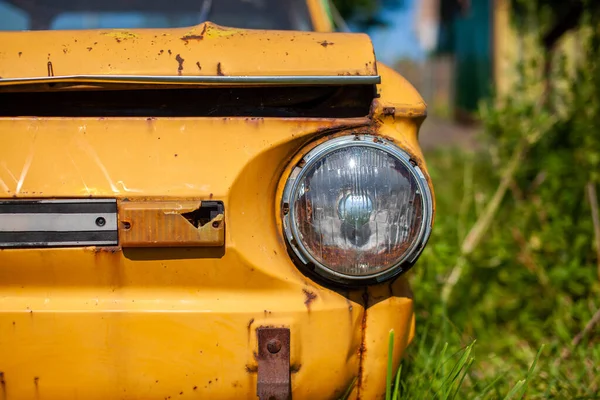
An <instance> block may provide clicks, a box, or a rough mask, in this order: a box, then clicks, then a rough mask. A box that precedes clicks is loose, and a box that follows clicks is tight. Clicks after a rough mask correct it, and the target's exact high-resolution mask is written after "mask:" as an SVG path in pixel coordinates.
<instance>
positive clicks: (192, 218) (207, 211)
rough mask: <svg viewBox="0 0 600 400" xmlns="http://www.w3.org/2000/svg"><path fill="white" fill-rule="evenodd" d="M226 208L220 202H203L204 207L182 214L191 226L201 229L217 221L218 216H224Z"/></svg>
mask: <svg viewBox="0 0 600 400" xmlns="http://www.w3.org/2000/svg"><path fill="white" fill-rule="evenodd" d="M224 210H225V208H224V206H223V203H222V202H220V201H203V202H202V205H201V206H200V207H199V208H198V209H197V210H194V211H190V212H187V213H184V214H181V215H182V216H183V217H184V218H185V219H187V220H188V221H189V223H190V224H192V225H194V226H195V227H196V228H200V227H202V226H204V225H206V224H208V223H209V222H210V221H212V220H213V219H215V218H216V217H217V215H219V214H223V212H224Z"/></svg>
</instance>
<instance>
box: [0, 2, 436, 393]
mask: <svg viewBox="0 0 600 400" xmlns="http://www.w3.org/2000/svg"><path fill="white" fill-rule="evenodd" d="M8 3H11V4H16V5H17V6H22V7H24V9H25V6H26V5H28V4H29V5H30V4H34V5H35V3H36V2H35V1H34V2H25V1H17V0H15V1H8ZM59 3H60V4H62V3H65V4H67V3H69V1H67V0H61V1H60V2H57V3H56V4H59ZM100 3H102V2H98V4H100ZM125 3H127V2H123V4H125ZM130 3H131V2H130ZM132 3H136V2H132ZM305 4H306V7H307V10H308V13H309V15H310V18H311V19H310V23H311V31H304V32H301V31H295V30H288V31H285V30H277V31H275V30H253V29H240V28H230V27H224V26H220V25H217V24H215V23H212V22H202V23H199V24H197V25H195V26H192V27H182V28H155V29H85V30H45V31H36V30H31V31H3V32H0V77H1V78H0V104H1V106H0V399H33V398H39V399H66V398H85V399H109V398H140V399H152V398H157V399H165V398H166V399H175V398H196V397H199V398H210V399H217V398H223V399H238V398H256V396H258V397H259V398H261V399H270V398H275V399H287V398H290V397H293V398H294V399H309V398H310V399H316V398H319V399H325V398H332V399H333V398H335V399H337V398H344V397H345V398H363V399H375V398H382V397H383V395H384V393H385V379H386V365H387V361H388V356H391V357H392V359H393V365H394V368H397V367H398V365H399V362H400V358H401V356H402V354H403V352H404V350H405V348H406V346H407V345H408V343H409V342H410V341H411V339H412V338H413V336H414V329H415V324H414V314H413V300H412V295H411V291H410V288H409V285H408V283H407V279H406V277H405V275H401V274H400V272H403V271H404V270H406V269H408V267H410V266H411V265H412V263H414V260H416V257H418V253H420V250H422V246H423V245H424V243H425V242H426V239H427V234H424V236H423V237H422V238H421V239H422V243H420V244H421V247H420V248H419V249H417V250H416V253H415V257H413V258H414V260H412V261H411V263H408V264H406V263H405V264H401V265H396V266H394V268H395V269H394V273H393V274H391V275H388V276H385V277H384V278H381V279H379V278H377V279H375V278H374V279H371V280H370V281H368V282H362V281H357V282H355V283H352V282H350V283H351V284H346V283H345V282H344V281H337V282H336V281H328V280H327V279H326V277H325V278H324V277H323V276H316V275H315V274H312V273H311V271H310V270H309V269H310V267H309V268H308V269H307V268H305V266H303V265H300V264H302V262H300V261H299V260H298V257H297V255H296V254H295V253H294V249H291V245H294V243H295V242H294V239H293V238H291V239H290V237H287V235H286V226H285V225H286V215H287V214H288V212H290V211H289V209H288V207H290V204H289V203H287V202H282V198H283V197H284V196H286V193H285V192H286V190H287V189H286V186H287V182H288V178H289V177H290V176H291V174H293V171H294V170H295V169H297V168H301V167H302V166H303V165H304V163H305V162H306V160H305V159H304V157H305V155H306V154H308V153H309V152H311V151H312V150H314V149H315V148H318V147H319V146H321V145H323V144H326V143H330V141H332V140H334V141H335V140H341V139H340V138H349V137H350V138H355V140H356V141H361V142H365V141H368V142H369V143H371V142H373V143H375V145H377V146H380V145H381V146H384V145H385V146H388V147H389V148H392V147H393V148H394V149H400V150H401V151H402V152H403V153H402V154H406V155H407V157H409V158H410V163H411V165H413V166H414V168H415V170H418V171H420V173H421V177H422V178H423V180H424V182H425V185H426V187H425V188H422V189H421V190H425V191H429V192H431V191H432V187H431V182H430V180H429V177H428V175H427V170H426V167H425V162H424V160H423V155H422V153H421V150H420V148H419V144H418V131H419V126H420V125H421V123H422V122H423V120H424V118H425V116H426V105H425V103H424V102H423V100H422V98H421V97H420V96H419V94H418V93H417V91H416V90H415V89H414V88H413V86H411V85H410V84H409V83H408V82H407V81H406V80H405V79H404V78H403V77H401V76H400V75H399V74H398V73H396V72H395V71H393V70H392V69H390V68H389V67H387V66H385V65H383V64H381V63H379V62H377V61H376V59H375V55H374V52H373V47H372V44H371V41H370V39H369V38H368V36H366V35H363V34H352V33H334V32H333V30H334V29H333V26H332V23H331V21H330V18H329V16H328V11H327V7H326V6H327V5H326V2H324V1H319V0H308V1H307V2H306V3H305ZM35 10H36V8H34V9H32V10H29V11H27V12H34V11H35ZM35 22H36V23H37V24H38V25H36V26H37V27H38V28H42V29H49V26H48V25H47V24H44V23H43V21H42V22H40V19H39V18H37V19H35ZM365 145H368V143H365ZM400 150H399V151H400ZM353 199H354V198H352V199H350V200H352V201H354V200H353ZM350 200H348V201H350ZM369 201H370V200H369ZM348 204H350V203H348ZM369 207H371V206H370V205H369ZM419 207H421V206H419ZM430 207H431V210H429V219H427V218H425V217H422V216H421V218H422V219H423V221H422V222H421V221H420V220H419V224H420V225H419V226H423V227H424V228H423V229H424V230H425V231H427V232H428V231H429V230H430V229H431V224H432V216H433V202H432V200H431V204H430ZM348 212H350V211H348ZM353 212H354V211H353ZM369 212H370V209H369ZM419 215H420V214H419ZM90 217H91V218H92V219H91V220H89V221H88V219H89V218H90ZM336 218H337V217H336ZM288 223H289V222H288ZM307 264H308V265H310V262H308V263H307ZM390 330H394V332H395V342H394V347H393V352H392V354H391V355H390V354H388V337H389V332H390Z"/></svg>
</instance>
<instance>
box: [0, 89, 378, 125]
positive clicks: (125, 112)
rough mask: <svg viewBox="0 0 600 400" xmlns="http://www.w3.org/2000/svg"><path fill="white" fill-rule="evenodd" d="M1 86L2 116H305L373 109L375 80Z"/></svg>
mask: <svg viewBox="0 0 600 400" xmlns="http://www.w3.org/2000/svg"><path fill="white" fill-rule="evenodd" d="M83 89H84V88H82V87H79V88H76V89H74V88H71V89H69V88H66V89H58V90H53V89H50V88H46V90H44V91H42V90H40V88H39V87H36V88H35V91H24V90H23V88H20V90H19V91H13V92H4V91H2V92H0V104H2V107H0V116H5V117H19V116H35V117H288V118H291V117H305V118H356V117H365V116H367V115H368V114H369V111H370V106H371V102H372V100H373V98H374V96H375V86H373V85H331V86H325V85H321V86H268V87H252V86H251V87H248V86H246V87H201V88H187V87H186V88H183V87H175V88H172V87H171V88H139V87H135V86H133V87H131V86H119V87H118V88H115V87H111V88H109V89H107V88H100V89H97V88H96V89H93V88H87V90H83Z"/></svg>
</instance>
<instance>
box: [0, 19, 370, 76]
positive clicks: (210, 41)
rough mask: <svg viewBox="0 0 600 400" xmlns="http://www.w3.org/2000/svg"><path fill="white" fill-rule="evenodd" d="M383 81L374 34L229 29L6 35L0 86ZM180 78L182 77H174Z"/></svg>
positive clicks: (1, 42) (1, 36)
mask: <svg viewBox="0 0 600 400" xmlns="http://www.w3.org/2000/svg"><path fill="white" fill-rule="evenodd" d="M119 75H127V76H134V77H153V76H156V77H196V78H199V77H226V76H231V77H235V76H245V77H255V76H281V77H290V76H316V77H321V76H329V77H331V76H336V77H337V76H359V77H360V76H363V77H369V76H373V77H375V76H377V67H376V62H375V55H374V52H373V46H372V43H371V41H370V39H369V37H368V36H367V35H364V34H347V33H316V32H294V31H264V30H246V29H236V28H227V27H222V26H219V25H215V24H213V23H210V22H206V23H203V24H201V25H198V26H194V27H191V28H189V27H188V28H177V29H132V30H80V31H25V32H0V77H1V79H0V85H1V84H2V83H4V84H5V85H6V84H12V83H19V80H20V79H24V80H28V79H32V78H34V79H36V80H37V79H40V78H48V77H50V79H53V78H52V77H54V78H60V77H80V78H81V77H82V76H101V77H103V76H107V77H110V76H119ZM175 79H177V78H175Z"/></svg>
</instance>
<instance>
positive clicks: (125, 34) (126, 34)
mask: <svg viewBox="0 0 600 400" xmlns="http://www.w3.org/2000/svg"><path fill="white" fill-rule="evenodd" d="M101 35H103V36H108V37H111V38H114V39H116V40H117V42H121V40H127V39H137V38H139V37H140V35H139V33H136V32H131V31H121V30H114V31H109V32H102V33H101Z"/></svg>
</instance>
